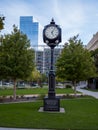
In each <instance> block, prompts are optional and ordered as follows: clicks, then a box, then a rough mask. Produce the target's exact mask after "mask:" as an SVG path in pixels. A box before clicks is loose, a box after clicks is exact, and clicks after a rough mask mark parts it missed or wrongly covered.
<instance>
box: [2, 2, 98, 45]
mask: <svg viewBox="0 0 98 130" xmlns="http://www.w3.org/2000/svg"><path fill="white" fill-rule="evenodd" d="M2 14H3V15H4V16H5V21H4V23H5V26H4V28H5V29H4V30H2V31H1V33H2V34H4V33H5V34H8V33H10V32H11V31H12V27H13V25H14V24H15V25H16V26H18V28H19V18H20V16H33V20H34V21H35V22H36V21H37V22H39V25H40V27H39V30H40V31H39V35H40V37H39V44H43V38H42V32H43V28H44V26H45V25H47V24H49V23H50V22H51V19H52V18H54V21H55V23H56V24H57V25H59V26H60V27H61V29H62V43H61V44H64V43H65V42H67V41H68V39H69V38H70V37H73V36H75V35H77V34H79V39H81V41H82V42H83V44H84V45H87V43H88V42H89V41H90V40H91V38H92V37H93V35H94V34H96V33H97V31H98V0H0V15H2Z"/></svg>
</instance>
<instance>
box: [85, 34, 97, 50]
mask: <svg viewBox="0 0 98 130" xmlns="http://www.w3.org/2000/svg"><path fill="white" fill-rule="evenodd" d="M86 48H87V49H88V50H89V51H91V50H95V49H97V48H98V32H97V33H96V34H94V35H93V37H92V39H91V40H90V41H89V43H88V44H87V46H86Z"/></svg>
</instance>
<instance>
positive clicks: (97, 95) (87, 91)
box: [76, 85, 98, 99]
mask: <svg viewBox="0 0 98 130" xmlns="http://www.w3.org/2000/svg"><path fill="white" fill-rule="evenodd" d="M83 87H85V85H81V86H77V88H76V90H77V91H79V92H82V93H83V94H86V95H89V96H92V97H95V98H96V99H98V92H93V91H89V90H85V89H83Z"/></svg>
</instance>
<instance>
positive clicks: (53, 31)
mask: <svg viewBox="0 0 98 130" xmlns="http://www.w3.org/2000/svg"><path fill="white" fill-rule="evenodd" d="M43 41H44V42H45V43H46V44H47V45H48V46H49V47H50V49H51V65H50V71H49V83H48V85H49V90H48V97H45V98H44V111H59V110H60V99H59V98H57V97H56V96H55V73H54V67H53V66H54V65H53V63H54V58H53V56H54V48H55V46H57V45H58V44H59V43H60V42H61V28H60V27H59V26H58V25H56V24H55V22H54V20H53V19H52V21H51V22H50V24H48V25H46V26H45V27H44V30H43Z"/></svg>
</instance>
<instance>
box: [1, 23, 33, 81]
mask: <svg viewBox="0 0 98 130" xmlns="http://www.w3.org/2000/svg"><path fill="white" fill-rule="evenodd" d="M1 38H2V40H1V41H2V42H1V45H0V78H1V79H4V78H9V79H11V80H13V81H14V83H15V84H16V81H17V79H26V78H27V77H28V76H29V75H30V74H31V73H32V70H33V69H34V66H35V65H34V50H33V49H30V41H29V40H28V38H27V36H26V35H25V34H23V33H21V32H20V31H19V30H18V28H17V27H16V26H15V25H14V26H13V31H12V32H11V34H7V35H4V36H3V37H1Z"/></svg>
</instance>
